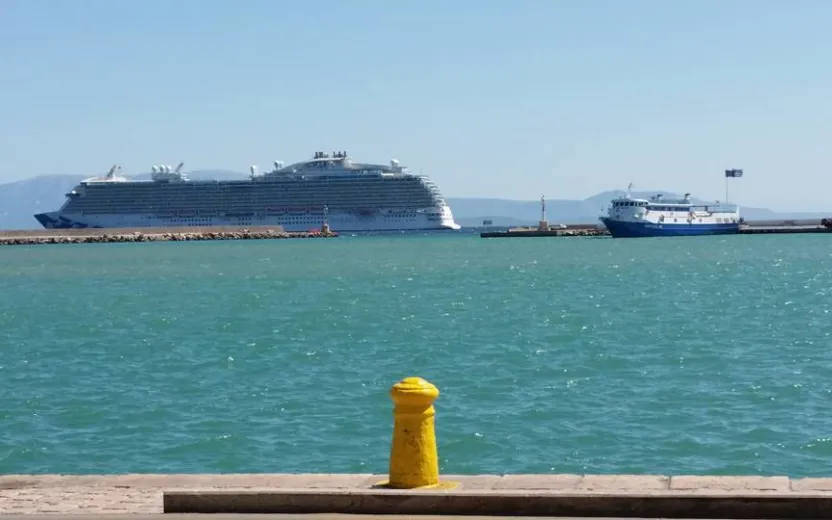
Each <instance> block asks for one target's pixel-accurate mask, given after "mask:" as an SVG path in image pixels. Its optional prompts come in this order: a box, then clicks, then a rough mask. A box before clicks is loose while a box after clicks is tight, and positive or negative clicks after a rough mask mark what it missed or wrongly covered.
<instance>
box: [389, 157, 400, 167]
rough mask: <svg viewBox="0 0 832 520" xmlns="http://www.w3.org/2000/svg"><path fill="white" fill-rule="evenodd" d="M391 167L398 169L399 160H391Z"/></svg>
mask: <svg viewBox="0 0 832 520" xmlns="http://www.w3.org/2000/svg"><path fill="white" fill-rule="evenodd" d="M390 166H392V167H393V168H398V167H399V161H398V159H390Z"/></svg>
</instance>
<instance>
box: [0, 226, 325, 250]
mask: <svg viewBox="0 0 832 520" xmlns="http://www.w3.org/2000/svg"><path fill="white" fill-rule="evenodd" d="M337 236H338V234H337V233H334V232H332V231H326V230H324V231H310V232H303V233H287V232H285V231H283V230H280V229H261V230H252V229H234V230H211V229H193V228H191V229H188V230H186V231H178V230H177V231H171V230H161V229H160V230H144V231H120V230H110V231H105V230H84V231H83V232H79V231H74V230H67V231H65V232H60V231H57V230H53V231H51V232H44V231H33V232H29V233H26V232H21V231H10V232H0V245H6V246H21V245H36V244H107V243H119V242H191V241H200V240H267V239H272V240H273V239H284V238H334V237H337Z"/></svg>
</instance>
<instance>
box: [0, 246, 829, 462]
mask: <svg viewBox="0 0 832 520" xmlns="http://www.w3.org/2000/svg"><path fill="white" fill-rule="evenodd" d="M831 308H832V242H830V239H829V237H828V236H824V235H814V236H810V235H802V236H801V235H793V236H735V237H702V238H659V239H636V240H615V239H607V238H601V239H590V238H587V239H584V238H574V239H566V238H563V239H547V238H541V239H519V240H509V239H502V240H501V239H491V240H484V239H480V238H479V237H477V236H475V235H470V234H448V235H432V236H429V235H424V236H423V235H416V236H363V237H348V236H344V237H340V238H337V239H331V240H276V241H246V242H242V241H240V242H192V243H149V244H90V245H56V246H34V247H6V248H2V249H0V331H2V354H0V432H2V435H0V473H59V472H60V473H121V472H375V473H385V472H386V470H387V466H386V464H387V457H388V454H389V442H390V433H391V426H392V416H391V408H392V407H391V402H390V400H389V397H388V390H389V388H390V386H391V385H392V384H393V383H394V382H396V381H397V380H398V379H400V378H402V377H406V376H410V375H418V376H422V377H425V378H426V379H428V380H430V381H432V382H433V383H435V384H436V385H437V386H438V387H439V388H440V390H441V392H442V394H441V395H440V397H439V400H438V401H437V403H436V408H437V435H438V440H439V450H440V458H441V463H442V471H443V472H445V473H549V472H559V473H560V472H575V473H663V474H683V473H687V474H690V473H698V474H750V473H759V474H785V475H792V476H803V475H815V476H816V475H828V474H830V471H832V469H830V465H829V460H830V457H832V413H830V408H831V407H832V377H830V374H832V348H830V347H832V339H831V338H830V332H832V313H830V309H831Z"/></svg>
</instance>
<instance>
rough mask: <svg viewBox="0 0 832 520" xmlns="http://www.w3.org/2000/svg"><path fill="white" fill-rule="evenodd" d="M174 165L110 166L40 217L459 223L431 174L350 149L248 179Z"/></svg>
mask: <svg viewBox="0 0 832 520" xmlns="http://www.w3.org/2000/svg"><path fill="white" fill-rule="evenodd" d="M182 166H183V164H182V163H180V164H179V166H177V167H176V168H171V167H170V166H164V165H163V166H154V167H153V168H152V174H151V180H130V179H126V178H124V177H122V176H120V175H119V170H120V168H119V167H118V166H113V167H112V168H111V169H110V171H109V172H108V173H107V174H106V175H105V176H103V177H93V178H89V179H86V180H84V181H82V182H81V183H80V184H78V185H77V186H75V187H74V188H73V189H72V190H70V192H69V193H67V194H66V197H67V200H66V202H65V203H64V205H63V206H62V207H61V208H60V209H59V210H58V211H54V212H50V213H39V214H37V215H35V218H36V219H37V220H38V222H40V223H41V225H42V226H43V227H45V228H47V229H52V228H125V227H181V226H194V227H198V226H244V227H245V226H270V225H274V226H282V227H283V229H284V230H286V231H307V230H309V229H314V228H319V227H320V226H321V224H322V223H323V221H324V219H326V220H327V223H328V224H329V226H330V227H331V228H332V229H333V230H334V231H338V232H349V231H400V230H440V229H452V230H456V229H459V228H460V226H459V225H458V224H457V223H456V222H454V217H453V214H452V213H451V208H450V207H448V204H447V203H446V202H445V199H444V198H443V196H442V194H441V193H440V191H439V188H438V187H437V186H436V184H434V183H433V182H432V181H431V180H430V179H429V178H428V177H426V176H423V175H416V174H414V173H412V172H410V171H409V170H408V169H407V168H405V167H403V166H401V165H399V162H398V161H396V160H392V161H390V164H389V165H382V164H368V163H358V162H353V161H352V160H351V159H350V157H349V156H348V155H347V153H346V152H333V153H331V154H328V153H323V152H316V153H315V154H314V156H313V157H312V159H310V160H306V161H301V162H298V163H295V164H290V165H288V166H284V165H283V163H281V162H280V161H275V162H274V168H273V169H272V170H271V171H269V172H265V173H262V174H260V173H258V171H257V168H256V167H255V166H252V167H251V169H250V170H251V176H250V178H249V179H248V180H223V181H210V180H209V181H206V180H198V181H197V180H188V179H187V177H186V176H185V175H184V174H183V173H182V171H181V170H182Z"/></svg>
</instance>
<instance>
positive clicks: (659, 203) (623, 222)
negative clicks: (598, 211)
mask: <svg viewBox="0 0 832 520" xmlns="http://www.w3.org/2000/svg"><path fill="white" fill-rule="evenodd" d="M601 222H602V223H603V224H604V226H605V227H606V228H607V230H608V231H609V232H610V235H612V236H613V237H614V238H632V237H663V236H691V235H730V234H733V233H737V232H738V231H739V228H740V224H741V220H740V213H739V207H738V206H736V205H733V204H731V205H729V204H720V203H718V202H716V203H713V204H694V203H693V202H691V200H690V193H686V194H685V196H684V198H682V199H665V198H663V197H662V196H661V195H660V194H659V195H655V196H653V197H650V198H649V199H637V198H632V197H631V196H630V190H629V189H628V190H627V195H625V196H623V197H619V198H617V199H613V200H612V202H611V203H610V206H609V208H608V210H607V214H606V215H605V216H603V217H601Z"/></svg>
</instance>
